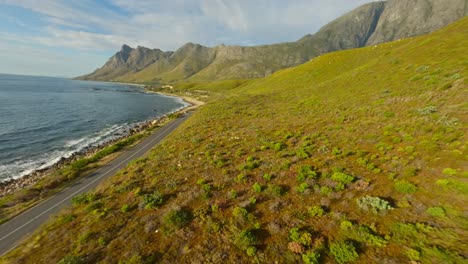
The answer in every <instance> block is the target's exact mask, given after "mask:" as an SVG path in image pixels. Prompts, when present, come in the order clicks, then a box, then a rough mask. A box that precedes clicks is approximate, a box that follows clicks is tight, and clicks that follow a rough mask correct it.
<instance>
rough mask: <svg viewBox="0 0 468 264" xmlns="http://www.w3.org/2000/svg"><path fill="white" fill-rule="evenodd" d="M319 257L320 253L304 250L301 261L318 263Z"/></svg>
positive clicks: (308, 263)
mask: <svg viewBox="0 0 468 264" xmlns="http://www.w3.org/2000/svg"><path fill="white" fill-rule="evenodd" d="M319 259H320V254H319V253H317V252H315V251H312V250H309V251H307V252H305V253H304V254H302V261H303V262H304V263H305V264H318V263H320V262H319Z"/></svg>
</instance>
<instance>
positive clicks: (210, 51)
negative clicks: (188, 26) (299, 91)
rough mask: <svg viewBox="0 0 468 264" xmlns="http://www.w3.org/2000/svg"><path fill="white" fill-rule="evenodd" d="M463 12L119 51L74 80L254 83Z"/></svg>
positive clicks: (426, 10)
mask: <svg viewBox="0 0 468 264" xmlns="http://www.w3.org/2000/svg"><path fill="white" fill-rule="evenodd" d="M467 10H468V0H389V1H386V2H384V1H380V2H374V3H370V4H366V5H363V6H361V7H359V8H357V9H355V10H353V11H351V12H349V13H347V14H344V15H343V16H341V17H339V18H338V19H336V20H334V21H332V22H331V23H329V24H327V25H325V26H324V27H323V28H321V29H320V30H319V31H318V32H317V33H316V34H314V35H306V36H304V37H303V38H301V39H300V40H298V41H296V42H286V43H279V44H274V45H262V46H253V47H242V46H225V45H219V46H216V47H213V48H209V47H205V46H202V45H198V44H193V43H188V44H186V45H184V46H182V47H181V48H179V49H178V50H177V51H175V52H163V51H161V50H159V49H148V48H144V47H137V48H136V49H132V48H130V47H128V46H127V45H124V46H123V47H122V49H121V50H120V51H119V52H117V53H116V54H115V55H114V56H113V57H111V58H110V59H109V60H108V61H107V63H106V64H105V65H104V66H103V67H101V68H99V69H97V70H96V71H95V72H93V73H91V74H89V75H85V76H82V77H79V79H88V80H112V81H124V82H149V83H151V82H172V81H178V80H187V79H189V80H192V81H211V80H220V79H246V78H259V77H264V76H267V75H269V74H271V73H273V72H275V71H277V70H280V69H284V68H287V67H292V66H296V65H299V64H302V63H304V62H306V61H308V60H310V59H311V58H313V57H316V56H318V55H320V54H323V53H326V52H331V51H336V50H344V49H352V48H359V47H364V46H368V45H375V44H378V43H382V42H387V41H393V40H397V39H401V38H406V37H412V36H417V35H422V34H426V33H429V32H432V31H435V30H437V29H439V28H441V27H443V26H445V25H447V24H449V23H451V22H453V21H455V20H458V19H459V18H461V17H463V16H464V15H466V13H467Z"/></svg>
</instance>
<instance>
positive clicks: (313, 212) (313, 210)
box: [307, 205, 325, 217]
mask: <svg viewBox="0 0 468 264" xmlns="http://www.w3.org/2000/svg"><path fill="white" fill-rule="evenodd" d="M307 213H308V214H309V215H310V216H312V217H315V216H317V217H321V216H323V214H324V213H325V211H324V210H323V208H322V207H321V206H318V205H315V206H312V207H309V208H308V209H307Z"/></svg>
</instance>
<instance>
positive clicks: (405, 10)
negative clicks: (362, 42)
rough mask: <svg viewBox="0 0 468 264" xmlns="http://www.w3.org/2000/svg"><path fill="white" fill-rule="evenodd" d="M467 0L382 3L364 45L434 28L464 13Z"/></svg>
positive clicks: (405, 36) (403, 0) (409, 35)
mask: <svg viewBox="0 0 468 264" xmlns="http://www.w3.org/2000/svg"><path fill="white" fill-rule="evenodd" d="M467 2H468V1H467V0H411V1H407V0H392V1H388V2H386V3H385V8H384V11H383V12H382V15H381V16H380V19H379V21H378V23H377V25H376V28H375V32H373V34H372V35H371V36H370V37H369V40H368V41H367V42H366V45H375V44H378V43H382V42H388V41H392V40H396V39H401V38H408V37H412V36H418V35H423V34H427V33H430V32H433V31H435V30H437V29H440V28H442V27H444V26H445V25H448V24H450V23H452V22H454V21H456V20H458V19H460V18H461V17H463V16H464V15H465V14H466V11H467V8H468V4H467Z"/></svg>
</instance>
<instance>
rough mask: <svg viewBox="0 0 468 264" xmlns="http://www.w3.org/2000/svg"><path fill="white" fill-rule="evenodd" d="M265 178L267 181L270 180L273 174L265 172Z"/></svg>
mask: <svg viewBox="0 0 468 264" xmlns="http://www.w3.org/2000/svg"><path fill="white" fill-rule="evenodd" d="M263 179H265V180H266V181H270V180H271V174H268V173H265V174H263Z"/></svg>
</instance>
